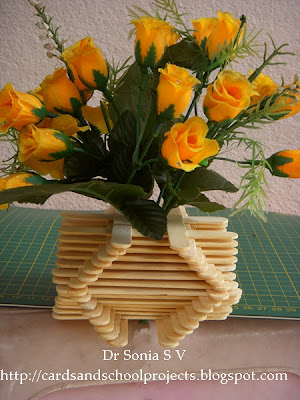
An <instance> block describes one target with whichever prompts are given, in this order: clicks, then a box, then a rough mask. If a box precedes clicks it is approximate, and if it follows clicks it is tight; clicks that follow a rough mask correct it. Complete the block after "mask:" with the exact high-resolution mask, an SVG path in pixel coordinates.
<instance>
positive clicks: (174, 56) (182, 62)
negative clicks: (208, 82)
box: [158, 40, 207, 70]
mask: <svg viewBox="0 0 300 400" xmlns="http://www.w3.org/2000/svg"><path fill="white" fill-rule="evenodd" d="M206 61H207V59H206V57H205V55H204V54H203V52H202V50H201V48H200V47H199V46H198V45H197V44H196V43H191V42H188V41H186V40H182V41H181V42H179V43H176V44H174V45H173V46H170V47H168V48H167V50H166V51H165V54H164V56H163V57H162V59H161V61H160V62H159V63H158V64H159V67H164V66H165V65H166V64H167V63H168V62H169V63H171V64H176V65H178V66H179V67H184V68H188V69H191V70H202V69H203V67H204V65H203V63H204V62H206Z"/></svg>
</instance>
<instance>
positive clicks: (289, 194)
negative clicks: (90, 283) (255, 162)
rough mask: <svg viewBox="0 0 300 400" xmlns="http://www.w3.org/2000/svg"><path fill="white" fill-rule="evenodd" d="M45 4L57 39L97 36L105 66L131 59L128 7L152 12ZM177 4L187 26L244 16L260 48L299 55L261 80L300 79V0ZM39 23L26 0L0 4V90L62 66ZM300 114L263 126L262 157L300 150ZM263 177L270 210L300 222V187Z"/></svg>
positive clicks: (222, 167) (1, 148)
mask: <svg viewBox="0 0 300 400" xmlns="http://www.w3.org/2000/svg"><path fill="white" fill-rule="evenodd" d="M43 3H44V4H46V6H47V10H48V14H49V15H52V16H53V17H54V20H53V21H54V23H55V25H57V26H61V29H60V37H68V38H69V42H68V43H69V44H70V45H71V44H73V43H75V42H76V41H77V40H79V39H81V38H83V37H85V36H88V35H89V36H92V37H94V39H95V42H96V43H97V44H98V46H99V47H100V48H101V50H102V52H103V54H104V55H105V57H106V58H108V60H111V59H112V56H114V58H115V59H116V60H120V61H122V60H124V59H125V58H127V57H128V56H129V55H133V38H132V39H131V40H128V33H129V31H130V29H131V28H132V26H131V25H130V24H129V21H130V18H129V17H128V12H127V10H126V7H128V6H129V7H132V6H133V5H137V6H141V7H143V8H146V9H149V5H150V1H148V0H124V1H119V0H72V1H71V0H47V1H44V2H43ZM177 5H178V8H179V9H180V10H181V11H184V12H188V13H189V16H187V17H186V20H187V21H188V20H189V19H192V18H200V17H201V16H205V17H209V16H215V15H216V11H217V10H219V9H220V10H222V11H229V12H231V13H232V14H233V15H234V16H235V17H236V18H238V17H239V16H240V15H241V14H245V15H246V17H247V21H248V26H249V28H250V29H251V28H254V29H255V30H259V29H261V28H264V29H263V32H262V33H261V35H260V37H261V39H260V42H263V41H265V40H268V37H267V33H270V34H271V36H272V37H273V38H274V40H275V42H276V44H282V43H289V44H290V47H289V49H290V50H291V51H294V52H296V53H297V56H295V57H288V58H287V59H286V60H288V62H289V64H288V65H286V66H284V67H283V66H275V67H272V68H268V69H266V70H265V73H268V74H270V75H271V76H272V78H273V79H274V80H275V81H277V82H278V83H280V81H281V76H282V75H283V76H284V78H285V81H286V82H287V83H288V82H290V81H291V80H292V78H293V76H294V74H295V73H296V72H300V71H299V60H300V43H299V31H300V29H299V17H300V2H299V1H298V0H264V1H261V0H248V1H245V0H231V1H229V0H219V1H217V0H210V1H204V0H184V1H183V0H177ZM37 20H38V19H37V17H34V9H33V8H32V7H31V6H29V4H28V2H27V0H0V49H1V52H0V88H2V87H3V86H4V85H5V84H6V83H7V82H11V83H12V84H13V85H14V87H15V88H16V90H20V91H27V90H32V89H33V88H35V87H36V86H38V85H39V84H40V82H41V81H42V80H43V78H44V77H45V76H46V75H48V74H51V73H52V72H53V70H54V69H55V68H56V67H58V66H60V63H59V62H58V60H56V59H52V60H49V59H48V58H47V57H46V55H45V50H44V49H43V42H41V41H40V40H39V39H38V35H39V34H40V31H39V29H38V28H37V27H36V26H35V22H37ZM190 26H191V24H190ZM191 27H192V26H191ZM270 49H271V47H270ZM258 64H259V60H255V59H253V61H252V64H250V66H251V65H252V67H254V66H256V65H258ZM235 69H237V70H240V71H241V72H244V73H247V72H248V66H247V65H244V64H240V65H235ZM297 69H298V71H297ZM299 114H300V113H299ZM299 114H298V115H297V116H296V117H292V118H288V119H285V120H282V121H280V122H278V123H276V124H272V125H268V126H265V127H264V128H263V129H261V130H260V131H258V133H256V134H255V137H256V138H258V137H259V138H260V140H261V141H262V142H263V143H265V145H266V147H265V149H266V150H265V152H266V154H267V156H269V155H271V154H273V153H275V152H276V151H278V150H282V149H296V148H300V139H299V126H300V115H299ZM239 153H240V154H239ZM8 154H9V151H8V148H7V146H5V145H4V144H3V143H0V160H3V159H5V158H7V157H8ZM230 155H232V153H226V156H228V157H230ZM234 155H235V157H236V158H239V159H242V156H243V155H242V153H241V150H240V149H238V150H236V151H235V152H234ZM213 167H214V168H215V169H217V170H219V171H220V172H222V173H223V174H225V175H226V177H227V178H228V179H230V180H231V181H232V182H234V183H236V184H238V183H239V176H240V172H241V171H240V169H239V168H238V167H236V166H235V165H233V164H229V163H226V164H224V163H223V162H222V163H221V162H220V161H219V162H215V163H214V164H213ZM224 171H226V172H225V173H224ZM268 178H269V189H268V191H267V192H268V196H269V198H268V201H267V208H268V210H269V211H276V212H284V213H291V214H298V215H299V214H300V180H297V179H283V178H276V177H271V176H270V174H268ZM211 197H212V198H214V199H216V200H218V201H220V202H222V201H223V202H224V203H225V205H226V206H230V205H232V204H233V201H234V199H235V198H236V195H224V194H223V193H214V194H213V195H212V196H211ZM45 207H48V208H75V209H76V208H85V209H93V208H96V207H98V208H99V202H97V201H93V200H90V199H86V198H84V197H81V196H79V195H75V194H74V195H73V194H69V193H68V194H64V195H59V196H53V197H52V198H51V199H49V200H48V201H47V203H46V205H45Z"/></svg>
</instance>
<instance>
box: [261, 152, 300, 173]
mask: <svg viewBox="0 0 300 400" xmlns="http://www.w3.org/2000/svg"><path fill="white" fill-rule="evenodd" d="M267 161H268V162H269V164H270V165H271V168H272V169H271V170H270V171H271V174H272V175H275V176H280V177H283V178H300V150H282V151H279V152H278V153H275V154H273V155H272V156H271V157H270V158H268V160H267Z"/></svg>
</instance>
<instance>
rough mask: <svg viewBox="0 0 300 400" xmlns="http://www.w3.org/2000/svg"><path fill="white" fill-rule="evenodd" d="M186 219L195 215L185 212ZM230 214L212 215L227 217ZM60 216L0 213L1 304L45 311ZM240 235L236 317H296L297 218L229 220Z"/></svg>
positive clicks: (299, 283) (14, 210)
mask: <svg viewBox="0 0 300 400" xmlns="http://www.w3.org/2000/svg"><path fill="white" fill-rule="evenodd" d="M188 212H189V214H190V215H199V214H200V213H199V211H198V210H197V209H189V210H188ZM229 214H230V211H222V212H217V213H214V215H219V216H225V217H228V216H229ZM60 224H61V218H60V216H59V211H57V210H41V209H32V208H19V207H11V208H10V209H9V211H5V210H3V211H0V303H1V304H2V305H7V304H9V305H25V306H34V307H50V306H52V305H53V304H54V297H55V295H56V292H55V286H54V285H53V284H52V283H51V270H52V268H55V253H56V245H57V234H58V233H57V229H58V227H59V226H60ZM228 230H230V231H234V232H237V233H238V234H239V255H238V258H239V261H238V264H237V279H238V281H239V284H240V287H241V289H242V290H243V296H242V298H241V301H240V303H239V304H238V305H235V306H234V312H233V314H232V315H235V316H258V317H269V318H300V301H299V287H300V276H299V265H300V252H299V250H300V217H297V216H290V215H284V214H275V213H269V214H268V223H262V222H261V221H259V220H257V219H255V218H253V217H251V216H250V214H249V213H248V212H246V213H245V214H243V215H239V214H238V215H236V216H233V217H230V218H229V227H228Z"/></svg>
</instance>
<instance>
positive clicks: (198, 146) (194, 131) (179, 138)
mask: <svg viewBox="0 0 300 400" xmlns="http://www.w3.org/2000/svg"><path fill="white" fill-rule="evenodd" d="M207 132H208V127H207V124H206V122H205V121H204V120H203V119H202V118H200V117H192V118H190V119H188V120H187V121H186V122H184V123H177V124H174V125H173V126H172V128H171V130H170V131H169V132H167V133H166V134H165V136H166V137H167V138H166V140H165V141H164V142H163V145H162V148H161V153H162V155H163V157H164V158H165V159H166V160H167V161H168V164H169V165H170V166H171V167H173V168H177V169H183V170H184V171H187V172H189V171H193V170H194V169H195V168H197V167H199V163H200V162H201V161H203V160H205V159H206V158H208V157H211V156H214V155H215V154H217V153H218V151H219V145H218V142H217V141H216V140H214V139H206V134H207Z"/></svg>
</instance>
